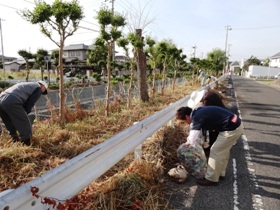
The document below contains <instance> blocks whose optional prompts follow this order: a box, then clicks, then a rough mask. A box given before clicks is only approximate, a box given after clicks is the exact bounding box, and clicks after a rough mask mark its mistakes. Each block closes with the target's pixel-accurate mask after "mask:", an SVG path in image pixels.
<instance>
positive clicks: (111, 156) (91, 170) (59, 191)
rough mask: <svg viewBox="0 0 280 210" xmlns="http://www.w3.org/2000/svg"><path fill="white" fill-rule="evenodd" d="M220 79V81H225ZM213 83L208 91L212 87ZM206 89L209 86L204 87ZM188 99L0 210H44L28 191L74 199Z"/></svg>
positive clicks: (51, 174)
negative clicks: (36, 190)
mask: <svg viewBox="0 0 280 210" xmlns="http://www.w3.org/2000/svg"><path fill="white" fill-rule="evenodd" d="M224 79H225V77H221V78H220V79H219V80H220V81H222V80H224ZM214 85H215V84H214V83H212V84H210V85H209V87H213V86H214ZM204 88H208V86H206V87H204ZM188 99H189V96H186V97H185V98H183V99H181V100H179V101H177V102H175V103H173V104H170V105H169V106H168V107H166V108H164V109H163V110H161V111H159V112H157V113H155V114H153V115H151V116H149V117H148V118H146V119H144V120H142V121H140V122H138V123H136V124H134V125H133V126H131V127H129V128H127V129H125V130H123V131H122V132H120V133H118V134H117V135H115V136H113V137H111V138H109V139H107V140H106V141H104V142H102V143H101V144H98V145H96V146H94V147H92V148H91V149H89V150H87V151H85V152H83V153H82V154H80V155H78V156H76V157H74V158H72V159H70V160H69V161H67V162H65V163H63V164H61V165H60V166H58V167H56V168H54V169H52V170H50V171H48V172H47V173H45V174H43V175H41V176H39V177H38V178H36V179H34V180H33V181H31V182H28V183H26V184H25V185H23V186H21V187H19V188H17V189H15V190H13V191H7V193H6V194H4V195H2V196H1V195H0V196H1V197H0V210H17V209H19V210H25V209H26V210H41V209H42V210H45V209H51V207H50V206H46V205H43V204H41V202H40V199H36V198H35V197H34V196H32V194H31V192H30V187H37V188H39V194H40V195H41V196H43V197H53V198H57V199H59V200H66V199H69V198H71V197H73V196H74V195H77V194H78V193H79V192H80V191H81V190H82V189H84V188H85V187H86V186H88V185H89V184H90V183H91V182H93V181H94V180H96V179H97V178H98V177H100V176H101V175H102V174H104V173H105V172H106V171H107V170H109V169H110V168H111V167H112V166H114V165H115V164H116V163H118V162H119V161H120V160H121V159H122V158H124V157H125V156H126V155H127V154H128V153H130V152H132V151H133V150H134V149H135V148H139V147H138V146H139V145H141V144H142V143H143V142H144V141H145V140H146V139H147V138H148V137H150V136H151V135H152V134H154V133H155V132H156V131H158V130H159V129H160V128H161V127H162V126H164V125H165V124H166V123H168V122H170V121H172V119H173V118H174V115H175V113H176V110H177V109H178V108H180V107H181V106H185V105H186V104H187V101H188Z"/></svg>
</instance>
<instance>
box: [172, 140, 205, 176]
mask: <svg viewBox="0 0 280 210" xmlns="http://www.w3.org/2000/svg"><path fill="white" fill-rule="evenodd" d="M177 156H178V159H179V161H180V163H181V164H182V165H183V166H184V167H185V168H186V170H187V171H188V173H190V174H191V175H192V176H194V177H195V178H197V179H201V178H204V176H205V173H206V170H207V159H206V157H205V153H204V150H203V148H202V146H200V145H198V144H197V145H187V144H185V143H184V144H181V145H180V146H179V148H178V149H177Z"/></svg>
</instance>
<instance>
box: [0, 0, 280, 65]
mask: <svg viewBox="0 0 280 210" xmlns="http://www.w3.org/2000/svg"><path fill="white" fill-rule="evenodd" d="M67 1H68V0H67ZM46 2H47V3H52V2H53V0H46ZM79 2H80V4H81V6H82V7H83V9H84V14H85V18H84V19H83V20H82V21H81V23H80V26H81V27H84V28H81V29H79V30H78V31H77V32H76V33H75V35H74V36H72V37H69V38H67V40H66V45H69V44H80V43H84V44H87V45H89V44H92V43H93V40H94V39H95V38H96V37H97V36H98V32H96V31H95V30H98V29H99V26H98V24H97V21H96V19H95V17H96V13H97V11H98V10H99V9H100V6H101V5H103V6H104V5H106V6H108V7H109V8H111V7H112V1H109V0H107V1H106V2H105V0H80V1H79ZM171 2H172V3H171ZM25 8H27V9H32V8H34V4H33V1H32V0H1V1H0V18H1V19H2V21H1V23H2V35H3V48H4V50H3V51H4V55H5V56H14V57H19V55H18V54H17V52H18V50H20V49H25V50H29V51H30V52H31V53H35V52H36V51H37V49H39V48H43V49H46V50H53V49H56V48H57V46H56V45H55V44H54V43H53V42H52V41H50V40H49V38H47V37H45V36H44V35H43V34H41V32H40V31H39V26H37V25H31V24H30V23H29V22H27V21H25V20H23V19H22V18H21V17H20V16H19V15H18V14H17V10H22V9H25ZM114 11H116V12H119V13H120V14H123V15H126V16H127V17H128V20H129V24H128V25H129V26H130V28H131V27H139V26H140V27H143V26H145V27H144V35H149V36H151V37H153V38H155V39H156V40H157V41H162V40H164V39H171V40H173V42H174V43H175V44H176V45H177V47H178V48H183V49H184V53H185V54H186V55H187V57H188V58H190V57H192V56H193V54H194V52H195V56H196V57H198V58H205V57H206V55H207V53H209V52H210V51H212V50H213V49H215V48H219V49H221V50H225V47H226V40H227V49H228V50H229V55H230V60H232V61H233V60H237V61H240V60H241V59H243V58H244V59H247V58H249V57H251V56H252V55H253V56H256V57H257V58H259V59H265V58H267V57H270V56H273V55H274V54H276V53H278V52H280V39H279V38H280V0H235V1H233V0H172V1H170V0H114ZM140 14H142V15H140ZM139 16H141V18H142V19H141V21H140V23H137V22H136V21H135V20H139V18H137V17H139ZM131 20H134V21H131ZM226 26H229V27H228V29H231V30H226ZM85 28H88V29H85ZM89 29H90V30H89ZM127 31H128V29H124V32H127ZM227 32H228V38H227V39H226V35H227ZM194 49H195V51H194ZM0 54H2V50H1V49H0Z"/></svg>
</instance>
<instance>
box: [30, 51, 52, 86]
mask: <svg viewBox="0 0 280 210" xmlns="http://www.w3.org/2000/svg"><path fill="white" fill-rule="evenodd" d="M48 55H49V53H48V51H47V50H44V49H38V50H37V52H36V54H34V59H35V65H36V66H37V67H38V68H39V69H40V71H41V79H42V80H44V71H45V65H46V64H47V65H48V62H49V61H48V60H45V57H46V56H48ZM48 80H49V83H50V74H48Z"/></svg>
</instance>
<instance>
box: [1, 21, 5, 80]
mask: <svg viewBox="0 0 280 210" xmlns="http://www.w3.org/2000/svg"><path fill="white" fill-rule="evenodd" d="M2 21H3V19H1V18H0V30H1V50H2V65H3V70H4V80H5V79H6V70H5V59H4V46H3V33H2V31H3V29H2Z"/></svg>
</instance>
